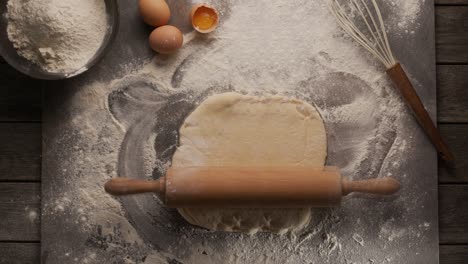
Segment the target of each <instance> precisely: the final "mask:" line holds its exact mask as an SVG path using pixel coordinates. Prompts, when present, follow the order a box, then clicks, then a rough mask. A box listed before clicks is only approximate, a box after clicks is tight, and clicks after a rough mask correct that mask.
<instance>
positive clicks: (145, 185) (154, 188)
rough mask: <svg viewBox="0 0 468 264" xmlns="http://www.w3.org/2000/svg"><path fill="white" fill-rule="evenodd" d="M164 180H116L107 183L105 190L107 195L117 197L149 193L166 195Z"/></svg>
mask: <svg viewBox="0 0 468 264" xmlns="http://www.w3.org/2000/svg"><path fill="white" fill-rule="evenodd" d="M164 180H165V178H164V177H162V178H160V179H159V180H156V181H147V180H138V179H129V178H114V179H111V180H109V181H107V182H106V184H105V185H104V189H105V190H106V192H107V193H109V194H112V195H117V196H121V195H129V194H138V193H147V192H154V193H158V194H164V192H165V189H166V184H165V181H164Z"/></svg>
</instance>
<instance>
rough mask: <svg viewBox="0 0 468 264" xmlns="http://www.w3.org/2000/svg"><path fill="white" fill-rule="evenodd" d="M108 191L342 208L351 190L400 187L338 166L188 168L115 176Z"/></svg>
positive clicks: (191, 201) (193, 200)
mask: <svg viewBox="0 0 468 264" xmlns="http://www.w3.org/2000/svg"><path fill="white" fill-rule="evenodd" d="M104 187H105V190H106V192H108V193H109V194H112V195H119V196H120V195H130V194H139V193H147V192H153V193H156V194H158V195H159V197H160V198H161V199H162V201H163V202H164V204H165V205H166V206H168V207H172V208H181V207H186V208H187V207H188V208H190V207H218V208H219V207H226V208H255V207H276V208H295V207H332V206H338V205H340V203H341V199H342V197H343V196H346V195H348V194H349V193H352V192H361V193H371V194H377V195H390V194H394V193H395V192H397V191H398V190H399V189H400V183H399V182H398V181H397V180H395V179H394V178H391V177H385V178H378V179H370V180H362V181H348V180H346V179H344V178H342V177H341V174H340V171H339V169H338V168H336V167H325V168H320V169H318V168H309V167H263V168H262V167H186V168H169V169H168V170H167V172H166V175H165V176H164V177H161V178H159V179H158V180H155V181H147V180H138V179H129V178H114V179H111V180H109V181H108V182H107V183H106V184H105V186H104Z"/></svg>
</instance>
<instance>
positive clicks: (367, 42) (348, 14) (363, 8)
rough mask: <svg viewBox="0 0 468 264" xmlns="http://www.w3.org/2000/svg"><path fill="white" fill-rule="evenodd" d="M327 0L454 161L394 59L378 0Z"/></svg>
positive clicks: (446, 156)
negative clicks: (377, 61) (383, 66)
mask: <svg viewBox="0 0 468 264" xmlns="http://www.w3.org/2000/svg"><path fill="white" fill-rule="evenodd" d="M342 2H346V4H341V3H340V1H339V0H328V5H329V8H330V10H331V12H332V13H333V15H334V16H335V18H336V20H337V22H338V24H339V25H340V26H341V27H342V28H343V29H344V30H345V31H346V32H347V33H348V34H349V35H350V36H351V37H352V38H353V39H354V40H356V41H357V42H358V43H359V44H360V45H361V46H362V47H364V48H365V49H366V50H368V51H369V52H370V53H372V55H374V56H375V57H376V58H377V59H378V60H379V61H381V62H382V63H383V64H384V65H385V67H386V69H387V74H388V75H389V77H390V79H391V80H392V81H393V83H394V84H395V87H396V88H397V89H398V90H399V91H400V93H401V95H402V96H403V98H404V99H405V101H406V103H407V105H408V106H409V107H410V108H411V109H412V110H413V113H414V115H415V117H416V119H417V120H418V122H419V124H420V125H421V126H422V128H423V129H424V131H425V132H426V134H427V136H428V137H429V139H430V140H431V142H432V144H433V145H434V146H435V148H436V149H437V151H438V153H439V155H440V156H441V157H442V158H443V159H444V160H446V161H453V159H454V156H453V154H452V153H451V152H450V149H449V148H448V146H447V144H446V143H445V142H444V140H443V139H442V136H441V135H440V133H439V131H438V130H437V127H436V126H435V124H434V122H433V121H432V119H431V117H430V116H429V114H428V113H427V111H426V108H425V107H424V105H423V103H422V102H421V99H420V98H419V96H418V94H417V93H416V90H415V89H414V87H413V85H412V84H411V81H410V80H409V78H408V75H407V74H406V72H405V71H404V69H403V67H402V66H401V64H400V63H399V62H398V61H397V60H396V59H395V57H394V56H393V53H392V49H391V47H390V44H389V41H388V37H387V31H386V29H385V23H384V21H383V18H382V14H381V12H380V9H379V6H378V5H377V3H376V1H375V0H368V2H370V4H368V3H366V2H365V0H342Z"/></svg>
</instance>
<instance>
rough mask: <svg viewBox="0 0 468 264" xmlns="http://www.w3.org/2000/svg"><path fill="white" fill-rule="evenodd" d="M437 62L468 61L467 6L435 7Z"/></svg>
mask: <svg viewBox="0 0 468 264" xmlns="http://www.w3.org/2000/svg"><path fill="white" fill-rule="evenodd" d="M435 13H436V27H435V30H436V36H437V37H436V48H437V62H438V63H468V6H437V7H436V12H435Z"/></svg>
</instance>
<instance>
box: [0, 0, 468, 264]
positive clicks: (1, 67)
mask: <svg viewBox="0 0 468 264" xmlns="http://www.w3.org/2000/svg"><path fill="white" fill-rule="evenodd" d="M435 15H436V45H437V86H438V87H437V92H438V100H437V103H438V118H439V127H440V129H441V131H442V133H443V135H444V136H445V138H446V139H447V141H448V143H449V145H450V147H451V148H452V150H453V152H454V153H455V155H456V157H457V161H456V164H455V167H454V168H447V167H445V166H444V164H443V163H442V162H439V230H440V232H439V234H440V235H439V237H440V241H439V243H440V263H444V264H455V263H456V264H462V263H468V0H436V14H435ZM46 86H47V82H43V81H37V80H32V79H30V78H28V77H25V76H23V75H21V74H19V73H18V72H16V71H15V70H14V69H12V68H11V67H10V66H9V65H8V64H7V63H6V62H5V61H4V60H3V59H1V58H0V263H2V264H3V263H6V264H15V263H21V264H25V263H39V262H40V243H41V232H40V199H41V197H40V194H41V97H42V90H43V89H47V88H46ZM465 144H467V145H465ZM36 214H37V215H36Z"/></svg>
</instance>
